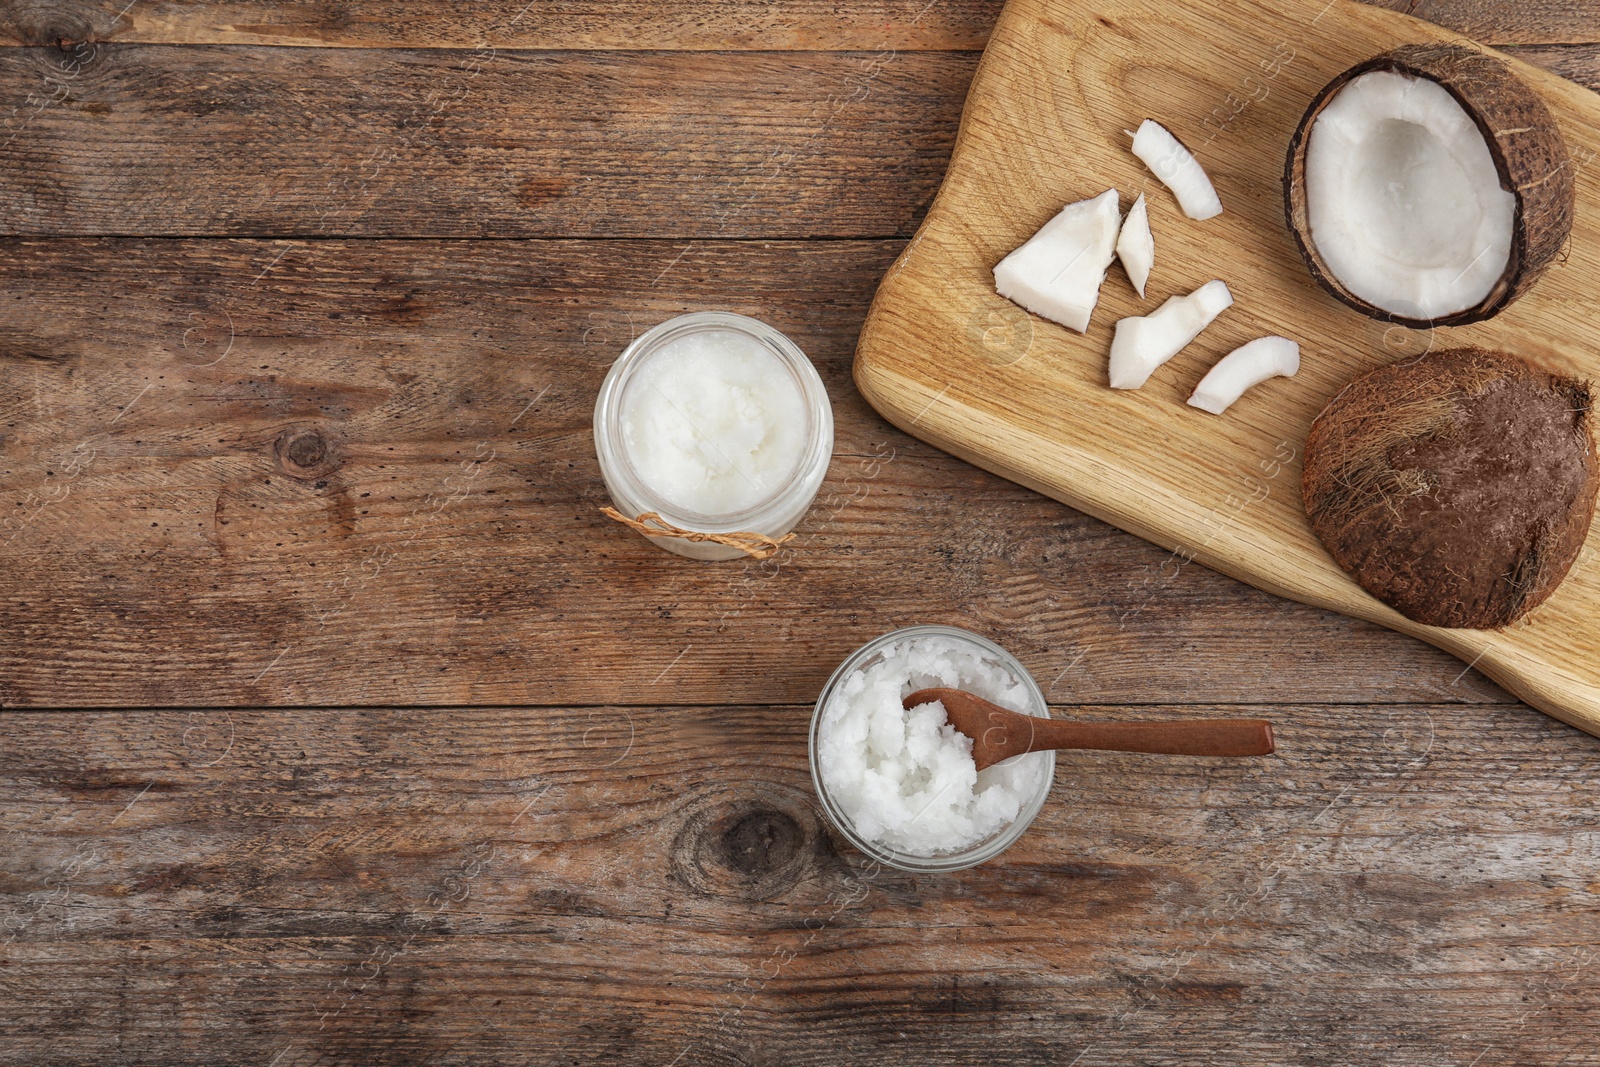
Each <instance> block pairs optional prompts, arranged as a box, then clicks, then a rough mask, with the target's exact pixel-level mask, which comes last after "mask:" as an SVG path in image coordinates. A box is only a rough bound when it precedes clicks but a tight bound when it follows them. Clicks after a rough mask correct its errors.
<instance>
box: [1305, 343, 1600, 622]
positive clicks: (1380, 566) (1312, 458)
mask: <svg viewBox="0 0 1600 1067" xmlns="http://www.w3.org/2000/svg"><path fill="white" fill-rule="evenodd" d="M1590 407H1591V401H1590V386H1589V385H1588V384H1587V383H1584V382H1579V381H1576V380H1574V379H1572V378H1567V377H1563V376H1561V375H1556V374H1549V373H1546V372H1545V371H1542V370H1538V369H1536V368H1534V367H1531V366H1529V365H1528V364H1527V363H1525V362H1523V361H1522V360H1520V359H1517V358H1515V357H1513V356H1509V355H1506V354H1504V353H1501V352H1487V351H1484V350H1482V349H1476V348H1463V349H1453V350H1450V351H1445V352H1437V353H1433V354H1431V355H1425V356H1423V357H1421V358H1419V359H1415V360H1411V361H1409V362H1406V363H1401V364H1392V365H1389V366H1385V367H1380V368H1378V369H1377V370H1374V371H1371V372H1369V373H1367V374H1364V375H1362V376H1361V377H1359V378H1357V379H1356V380H1355V381H1353V382H1351V383H1350V384H1349V385H1348V386H1346V387H1345V389H1344V391H1343V392H1341V393H1340V394H1339V395H1338V396H1336V397H1334V399H1333V401H1332V402H1331V403H1329V404H1328V406H1327V407H1326V408H1324V409H1323V410H1322V413H1321V414H1319V415H1318V416H1317V418H1316V421H1315V422H1313V423H1312V425H1311V435H1310V439H1309V440H1308V441H1307V442H1306V452H1305V471H1304V474H1303V476H1302V480H1301V494H1302V499H1303V501H1304V503H1305V508H1306V514H1307V516H1308V517H1309V518H1310V520H1311V528H1312V529H1313V530H1314V531H1316V534H1317V537H1319V538H1320V539H1321V540H1322V543H1323V544H1324V545H1325V546H1327V549H1328V552H1329V553H1330V554H1331V555H1332V556H1333V558H1334V559H1335V560H1336V561H1337V562H1338V564H1339V566H1341V567H1343V568H1344V569H1345V570H1346V571H1347V572H1349V574H1350V575H1351V577H1353V578H1354V579H1355V580H1356V581H1357V582H1358V583H1359V584H1360V585H1361V587H1362V588H1363V589H1365V590H1367V591H1368V592H1369V593H1371V594H1372V595H1373V596H1375V597H1377V598H1378V599H1379V600H1382V601H1383V602H1384V603H1386V604H1388V605H1389V606H1390V607H1392V608H1394V609H1395V610H1396V611H1399V612H1400V613H1401V614H1403V615H1405V616H1406V617H1407V618H1410V619H1414V620H1416V621H1417V622H1421V623H1426V624H1428V625H1430V626H1452V627H1475V628H1499V627H1502V626H1505V625H1507V624H1508V623H1511V622H1513V621H1514V620H1516V619H1517V618H1519V617H1521V616H1522V615H1523V614H1525V613H1527V612H1528V611H1530V610H1532V609H1533V608H1534V607H1536V606H1537V605H1538V604H1539V603H1540V602H1541V601H1543V600H1544V599H1545V598H1546V597H1548V596H1549V595H1550V593H1551V592H1552V591H1553V590H1554V589H1555V588H1556V586H1557V585H1558V584H1559V583H1560V582H1561V579H1562V578H1563V577H1564V576H1565V575H1566V573H1567V569H1568V568H1569V567H1571V566H1572V562H1573V560H1575V559H1576V558H1577V556H1578V552H1579V551H1580V550H1581V549H1582V547H1583V542H1584V538H1585V536H1586V535H1587V534H1588V531H1589V520H1590V517H1591V515H1592V514H1593V511H1594V502H1595V492H1596V488H1597V486H1600V477H1597V473H1596V463H1595V447H1594V442H1593V440H1592V438H1591V436H1590V426H1589V423H1590V414H1589V413H1590Z"/></svg>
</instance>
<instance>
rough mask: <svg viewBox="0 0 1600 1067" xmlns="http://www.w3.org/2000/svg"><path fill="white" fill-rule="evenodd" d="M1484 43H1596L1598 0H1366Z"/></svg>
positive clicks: (1599, 25) (1598, 36)
mask: <svg viewBox="0 0 1600 1067" xmlns="http://www.w3.org/2000/svg"><path fill="white" fill-rule="evenodd" d="M1369 2H1376V3H1377V5H1378V6H1379V7H1388V8H1393V9H1394V10H1396V11H1403V12H1405V13H1406V14H1408V15H1415V16H1416V17H1417V18H1420V19H1427V20H1428V21H1429V22H1435V23H1438V24H1439V25H1440V26H1443V27H1445V28H1446V29H1451V30H1455V31H1456V32H1457V33H1461V34H1464V35H1466V36H1468V37H1472V38H1475V39H1476V40H1479V41H1483V42H1485V43H1488V44H1497V45H1505V44H1594V43H1595V42H1597V41H1600V3H1597V2H1596V0H1513V2H1509V3H1508V2H1507V0H1369Z"/></svg>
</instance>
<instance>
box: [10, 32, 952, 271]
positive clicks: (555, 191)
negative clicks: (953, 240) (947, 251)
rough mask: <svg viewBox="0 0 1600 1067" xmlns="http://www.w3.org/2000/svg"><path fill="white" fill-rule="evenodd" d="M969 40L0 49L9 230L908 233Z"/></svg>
mask: <svg viewBox="0 0 1600 1067" xmlns="http://www.w3.org/2000/svg"><path fill="white" fill-rule="evenodd" d="M974 63H975V57H974V56H973V55H971V54H967V53H940V52H928V53H905V54H900V53H895V52H893V51H864V52H859V53H716V54H672V53H626V54H619V53H604V52H587V53H567V52H503V51H501V52H496V51H495V50H493V49H489V50H486V51H472V52H435V51H396V50H350V49H331V50H325V51H318V52H308V51H306V50H303V49H281V48H237V47H211V46H207V47H200V46H189V47H174V46H165V45H100V46H93V47H90V46H84V47H82V48H78V49H74V50H72V51H69V52H62V51H61V50H59V49H53V48H52V49H4V50H0V97H4V98H9V99H12V100H17V101H21V105H20V106H18V107H17V108H16V109H14V110H13V111H12V113H11V114H10V115H0V146H3V147H0V184H3V186H4V188H5V189H6V190H7V197H6V211H5V213H4V215H3V216H0V229H3V231H4V232H6V233H11V234H157V235H198V234H230V235H267V236H307V237H324V236H333V235H356V236H384V235H397V236H402V237H419V236H438V237H495V238H505V237H528V236H608V237H615V236H633V237H639V236H644V237H683V238H692V237H760V238H764V239H768V238H779V237H838V236H867V237H874V236H894V235H900V236H907V235H909V234H910V232H911V231H912V230H913V229H914V228H915V226H916V222H917V220H918V219H919V218H920V215H921V211H922V209H923V208H924V206H925V205H926V204H927V202H928V200H929V199H930V198H931V197H932V195H933V192H934V190H935V188H937V186H938V183H939V178H940V176H941V175H942V174H943V171H944V166H945V161H946V159H947V158H948V155H949V151H950V144H951V141H952V138H953V135H954V131H955V126H956V117H957V115H958V114H959V112H960V101H961V96H962V93H963V92H964V91H965V89H966V85H967V81H968V79H969V78H970V77H971V74H972V70H973V66H974Z"/></svg>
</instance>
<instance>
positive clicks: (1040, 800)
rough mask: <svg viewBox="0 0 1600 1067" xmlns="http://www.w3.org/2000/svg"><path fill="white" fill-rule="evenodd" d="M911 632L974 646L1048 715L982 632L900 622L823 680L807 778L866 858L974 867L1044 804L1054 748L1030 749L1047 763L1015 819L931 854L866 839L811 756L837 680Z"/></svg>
mask: <svg viewBox="0 0 1600 1067" xmlns="http://www.w3.org/2000/svg"><path fill="white" fill-rule="evenodd" d="M917 637H945V638H950V639H952V640H955V641H958V642H962V643H965V644H969V645H972V646H975V647H976V648H977V649H978V650H979V651H981V652H982V653H984V654H985V655H987V656H990V657H992V658H993V659H994V661H995V662H997V663H999V664H1000V665H1001V666H1003V667H1005V668H1006V669H1007V670H1009V671H1011V672H1012V673H1013V674H1015V675H1016V677H1017V679H1018V681H1019V682H1021V683H1022V685H1023V686H1024V688H1025V689H1026V691H1027V693H1028V696H1029V703H1030V704H1031V705H1032V709H1033V710H1031V711H1030V714H1038V715H1039V716H1041V717H1042V718H1047V719H1048V718H1050V706H1049V704H1048V703H1047V702H1046V701H1045V696H1044V692H1043V690H1041V689H1040V688H1039V683H1038V682H1036V681H1035V680H1034V677H1033V675H1032V674H1031V673H1030V672H1029V671H1028V669H1027V668H1026V667H1024V666H1023V665H1022V663H1021V661H1020V660H1018V659H1017V658H1016V657H1015V656H1013V655H1012V654H1011V653H1009V652H1007V651H1006V650H1005V649H1004V648H1002V647H1000V646H999V645H998V644H996V643H995V642H993V641H991V640H989V639H988V638H987V637H984V636H983V635H982V634H977V633H973V632H972V631H971V630H964V629H962V628H960V627H957V626H942V625H936V624H925V625H919V626H906V627H902V628H901V629H898V630H891V631H890V632H888V633H886V634H882V635H880V636H878V637H875V638H873V639H872V640H871V641H868V642H867V643H866V644H864V645H862V646H861V647H860V648H858V649H856V650H855V651H854V652H852V653H851V654H850V655H849V656H847V657H845V660H844V662H843V663H841V664H839V666H838V667H837V668H836V669H835V670H834V672H833V674H832V675H830V676H829V678H828V681H827V682H826V683H825V684H824V685H823V687H822V691H821V693H820V694H819V695H818V696H817V702H816V705H815V706H814V708H813V709H812V713H811V731H810V736H809V740H808V748H809V755H810V762H811V782H812V786H813V787H814V788H815V789H816V792H817V799H818V801H819V802H820V803H821V805H822V811H823V814H824V815H825V816H826V817H827V819H828V821H829V822H830V823H831V824H832V825H833V827H834V828H835V829H836V830H838V831H839V833H841V834H842V835H843V836H844V837H845V839H846V840H848V841H849V842H850V843H851V844H852V845H854V846H855V847H856V848H857V849H858V850H860V851H861V852H862V853H864V854H865V855H866V856H867V857H868V858H870V859H872V860H874V861H876V862H878V863H882V864H883V865H885V866H887V867H893V868H895V869H897V870H902V871H910V872H913V873H917V874H927V873H941V872H949V871H962V870H966V869H967V868H969V867H976V866H978V865H979V864H980V863H986V862H988V861H989V860H991V859H993V858H994V857H996V856H998V855H999V854H1000V853H1002V852H1004V851H1005V850H1006V849H1008V848H1010V847H1011V845H1012V844H1013V843H1014V842H1015V841H1016V840H1017V839H1018V838H1019V837H1021V836H1022V835H1023V833H1024V832H1025V831H1026V830H1027V829H1028V827H1029V826H1030V825H1031V824H1032V823H1033V820H1034V818H1035V817H1036V816H1037V815H1038V814H1039V812H1040V811H1041V810H1042V809H1043V808H1044V803H1045V801H1046V800H1047V799H1048V798H1049V796H1050V790H1051V787H1052V786H1053V785H1054V783H1055V773H1056V754H1055V753H1054V752H1050V751H1045V752H1038V753H1031V755H1037V756H1042V757H1044V759H1045V760H1046V762H1047V766H1046V768H1045V774H1044V781H1043V784H1042V785H1041V786H1040V788H1039V791H1038V793H1037V794H1035V795H1034V796H1033V797H1031V798H1030V799H1029V800H1028V801H1027V802H1026V803H1024V804H1023V806H1022V808H1021V810H1020V811H1018V812H1017V817H1016V818H1015V819H1013V820H1012V821H1011V822H1009V823H1007V824H1006V825H1005V826H1003V827H1001V828H1000V829H999V830H996V831H995V832H994V833H993V834H991V835H989V836H988V837H986V838H984V839H983V840H982V841H978V842H976V843H975V844H972V845H968V846H967V847H966V848H962V849H958V850H956V851H954V852H939V853H935V854H933V855H931V856H919V855H916V854H913V853H909V852H900V851H898V850H896V849H893V848H889V847H887V846H885V845H883V844H881V843H878V842H875V841H868V840H867V839H866V838H864V837H863V836H862V835H861V834H859V833H857V832H856V830H855V827H854V826H852V825H851V823H850V820H849V818H848V817H847V816H846V815H845V814H844V812H842V811H840V810H839V808H838V806H837V805H836V804H835V803H834V801H833V798H832V797H831V796H829V794H828V790H827V786H826V785H824V784H823V781H822V768H821V766H820V765H819V763H818V760H817V735H818V732H819V731H820V729H821V726H822V716H823V712H824V710H825V709H826V707H827V704H828V699H829V698H830V697H831V696H832V695H833V693H834V690H835V689H837V688H838V686H839V683H840V682H841V681H843V679H844V678H845V677H846V676H848V675H849V674H851V673H852V672H853V671H855V670H856V669H858V668H859V667H860V666H861V665H862V664H863V663H865V662H866V661H867V660H869V659H870V658H871V657H872V656H874V655H876V654H877V653H879V652H880V651H881V650H882V649H883V648H885V647H886V646H888V645H890V644H893V643H894V642H897V641H904V640H909V639H913V638H917Z"/></svg>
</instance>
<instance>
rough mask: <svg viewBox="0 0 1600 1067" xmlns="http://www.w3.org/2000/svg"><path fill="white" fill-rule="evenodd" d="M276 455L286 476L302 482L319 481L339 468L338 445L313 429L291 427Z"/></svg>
mask: <svg viewBox="0 0 1600 1067" xmlns="http://www.w3.org/2000/svg"><path fill="white" fill-rule="evenodd" d="M273 452H274V453H276V455H277V457H278V466H279V467H280V468H282V469H283V472H284V473H285V474H288V475H289V476H291V477H294V478H299V479H301V480H303V481H308V482H309V481H316V480H317V479H319V478H322V477H325V476H326V475H328V474H329V473H330V472H332V471H333V469H334V468H336V467H337V466H339V454H338V448H337V447H336V445H335V442H334V441H333V439H332V438H331V437H330V436H329V435H328V434H326V433H324V432H323V431H322V430H319V429H317V428H316V427H314V426H291V427H290V428H289V429H287V430H285V431H283V432H282V433H281V434H279V435H278V440H277V442H276V443H275V444H274V445H273Z"/></svg>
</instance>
